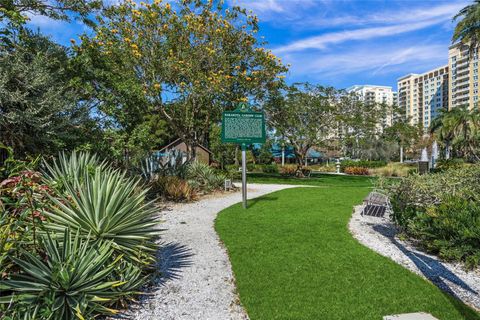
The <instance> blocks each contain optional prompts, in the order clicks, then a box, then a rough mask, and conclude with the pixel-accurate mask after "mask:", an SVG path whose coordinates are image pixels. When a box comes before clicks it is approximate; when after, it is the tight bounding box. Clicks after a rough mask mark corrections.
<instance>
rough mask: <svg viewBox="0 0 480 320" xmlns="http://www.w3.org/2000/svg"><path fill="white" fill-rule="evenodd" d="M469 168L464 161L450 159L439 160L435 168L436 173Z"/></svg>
mask: <svg viewBox="0 0 480 320" xmlns="http://www.w3.org/2000/svg"><path fill="white" fill-rule="evenodd" d="M465 166H467V164H465V162H464V161H463V159H448V160H439V161H438V162H437V165H436V167H435V171H437V172H440V171H445V170H448V169H460V168H462V167H465Z"/></svg>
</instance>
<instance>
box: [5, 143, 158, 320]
mask: <svg viewBox="0 0 480 320" xmlns="http://www.w3.org/2000/svg"><path fill="white" fill-rule="evenodd" d="M44 166H45V170H44V176H42V175H41V174H40V173H38V172H33V171H22V172H21V173H20V175H17V176H12V177H10V178H8V179H5V180H3V181H2V182H1V183H0V197H1V203H0V204H2V205H1V206H0V208H1V211H0V262H1V264H0V279H2V283H1V284H0V286H1V288H2V290H1V293H0V302H1V303H2V304H3V305H0V313H1V312H3V314H2V315H5V316H9V317H11V318H13V319H18V318H24V319H42V320H43V319H45V320H46V319H74V318H75V319H76V318H82V317H83V318H85V319H93V318H95V317H98V316H99V315H108V314H112V313H114V312H115V311H114V310H113V309H110V308H111V307H114V306H115V305H117V304H122V305H124V303H125V302H126V300H129V299H133V298H134V296H135V295H137V294H138V292H137V290H138V289H139V288H140V287H141V286H142V285H144V284H145V283H146V282H147V281H148V278H149V273H150V271H151V267H152V262H153V261H154V259H155V248H156V245H155V243H154V241H155V240H156V239H157V237H158V234H159V230H158V228H157V225H158V223H159V222H158V220H157V218H156V214H155V213H156V209H155V208H154V207H153V206H152V203H148V202H146V201H145V194H146V192H147V190H144V189H143V188H142V187H141V186H140V184H139V182H138V181H137V180H132V179H130V178H128V177H127V176H126V174H125V173H124V172H122V171H119V170H114V169H112V168H110V167H109V166H108V164H107V163H105V162H100V161H99V160H98V158H97V156H96V155H90V154H88V153H83V152H73V153H72V154H70V155H66V154H63V153H62V154H60V155H59V158H58V159H56V160H55V161H54V162H53V163H49V162H45V164H44ZM45 183H48V185H47V184H45ZM69 230H75V232H76V234H77V235H76V236H75V237H74V238H73V237H71V236H70V235H69V234H68V233H69Z"/></svg>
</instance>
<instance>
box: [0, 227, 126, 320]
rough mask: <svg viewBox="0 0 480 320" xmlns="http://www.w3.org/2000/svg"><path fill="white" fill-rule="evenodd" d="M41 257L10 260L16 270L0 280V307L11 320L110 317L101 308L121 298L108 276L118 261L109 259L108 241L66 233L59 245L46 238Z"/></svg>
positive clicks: (108, 310) (109, 310)
mask: <svg viewBox="0 0 480 320" xmlns="http://www.w3.org/2000/svg"><path fill="white" fill-rule="evenodd" d="M42 243H43V247H44V249H45V251H44V256H45V257H44V258H40V257H39V256H36V255H34V254H33V253H30V252H24V257H25V258H24V259H17V258H15V257H13V258H12V260H13V261H14V263H15V264H16V265H17V266H18V268H19V269H20V272H19V273H18V274H17V275H14V276H13V277H12V278H11V279H8V280H5V281H2V283H1V285H2V288H3V289H4V290H9V291H10V292H11V294H10V295H6V296H3V297H1V299H0V303H3V304H11V306H12V307H11V309H7V314H9V315H10V316H11V317H12V318H13V319H18V318H25V319H28V318H30V319H37V318H42V319H47V318H48V319H83V318H91V317H92V318H93V316H94V315H95V314H114V313H115V311H114V310H112V309H109V308H107V307H105V306H104V304H105V302H106V301H108V303H109V304H112V302H113V301H115V300H116V299H118V298H119V296H121V293H120V292H119V291H115V290H114V288H115V287H117V286H121V285H123V283H122V282H121V281H118V280H114V279H111V278H110V276H111V275H112V272H113V270H114V268H115V265H116V264H117V263H118V261H119V259H115V260H114V261H113V262H111V263H110V262H109V260H111V257H112V255H113V248H112V242H93V243H92V242H91V241H89V239H88V237H87V238H86V239H82V238H81V237H80V236H79V235H78V234H77V236H76V237H74V238H72V236H71V235H70V233H69V231H68V229H66V230H65V231H64V236H63V239H62V241H57V240H54V239H52V238H51V237H50V236H48V235H47V236H45V237H43V239H42Z"/></svg>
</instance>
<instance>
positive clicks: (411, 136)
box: [385, 106, 418, 163]
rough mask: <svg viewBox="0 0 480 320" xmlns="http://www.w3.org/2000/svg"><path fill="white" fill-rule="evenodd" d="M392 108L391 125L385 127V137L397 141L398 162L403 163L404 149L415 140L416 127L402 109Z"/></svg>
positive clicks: (416, 135)
mask: <svg viewBox="0 0 480 320" xmlns="http://www.w3.org/2000/svg"><path fill="white" fill-rule="evenodd" d="M392 109H393V117H392V118H393V119H392V125H391V126H390V127H388V128H386V129H385V138H386V139H387V140H390V141H396V142H397V143H398V146H399V150H400V163H403V157H404V150H405V148H406V147H409V146H410V145H411V144H412V142H413V141H415V140H416V138H417V137H418V130H417V128H416V127H414V126H412V125H410V121H409V119H408V118H407V117H406V116H405V113H404V112H403V110H400V108H398V107H397V106H394V107H393V108H392Z"/></svg>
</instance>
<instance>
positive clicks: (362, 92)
mask: <svg viewBox="0 0 480 320" xmlns="http://www.w3.org/2000/svg"><path fill="white" fill-rule="evenodd" d="M347 92H350V93H355V94H356V95H357V96H358V97H359V98H360V100H362V101H365V102H367V103H372V104H373V103H378V104H380V103H385V104H386V105H387V106H393V105H394V104H395V103H396V99H397V93H396V92H394V91H393V90H392V87H389V86H375V85H369V84H365V85H354V86H351V87H349V88H347ZM379 125H381V127H388V126H391V125H392V115H391V113H389V114H387V117H386V119H385V123H382V124H379Z"/></svg>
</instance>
